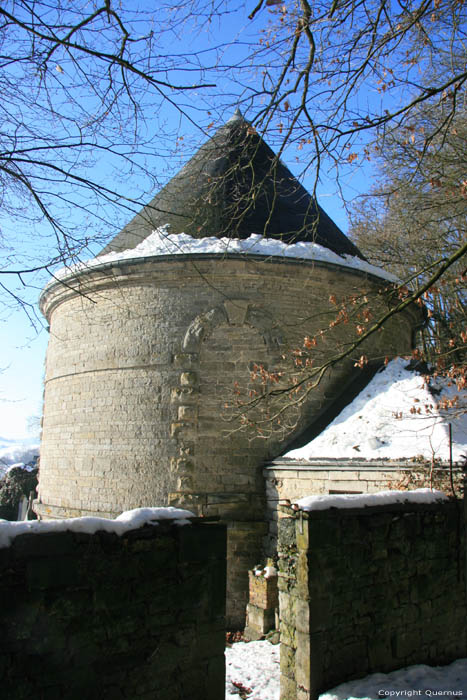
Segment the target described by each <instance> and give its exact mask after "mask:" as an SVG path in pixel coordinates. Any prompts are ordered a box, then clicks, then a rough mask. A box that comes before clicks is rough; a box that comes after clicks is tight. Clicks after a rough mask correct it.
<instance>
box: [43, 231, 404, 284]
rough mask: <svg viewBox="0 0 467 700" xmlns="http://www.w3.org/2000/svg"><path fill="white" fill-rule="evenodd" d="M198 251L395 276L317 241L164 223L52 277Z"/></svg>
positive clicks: (387, 277)
mask: <svg viewBox="0 0 467 700" xmlns="http://www.w3.org/2000/svg"><path fill="white" fill-rule="evenodd" d="M199 253H203V254H206V253H221V254H223V255H228V254H229V253H236V254H238V253H241V254H244V255H248V254H250V255H252V254H255V255H265V256H268V257H279V258H298V259H301V260H315V261H320V262H327V263H333V264H335V265H343V266H344V267H350V268H353V269H355V270H360V271H362V272H365V273H369V274H371V275H375V276H376V277H381V278H383V279H385V280H388V281H390V282H397V278H396V277H394V275H391V274H390V273H389V272H386V271H384V270H382V269H381V268H379V267H375V266H374V265H370V263H367V262H365V261H364V260H361V259H360V258H358V257H355V256H352V255H342V256H341V255H338V254H337V253H333V251H332V250H329V248H325V247H324V246H321V245H319V244H318V243H305V242H301V241H299V242H298V243H291V244H287V243H282V242H281V241H279V240H276V239H273V238H265V237H264V236H261V235H260V234H258V233H252V234H251V236H250V237H249V238H246V239H239V238H227V237H226V238H216V237H215V236H207V237H205V238H193V237H192V236H189V235H188V234H186V233H180V234H170V233H168V225H166V226H162V227H160V228H158V229H156V230H155V231H153V232H152V233H151V235H149V236H148V237H147V238H146V239H145V240H144V241H142V242H141V243H140V244H139V245H137V246H136V247H135V248H130V249H128V250H124V251H120V252H118V253H117V252H115V253H107V254H106V255H99V256H98V257H96V258H93V259H91V260H88V261H86V262H82V263H78V264H77V265H74V266H72V267H69V268H62V269H61V270H59V271H58V272H57V273H56V275H55V278H58V279H61V278H63V277H66V276H68V275H70V274H72V275H73V274H76V273H77V272H81V271H82V270H86V269H88V268H90V267H95V266H97V265H103V264H106V263H113V262H118V261H120V260H133V259H137V258H146V257H157V256H159V255H187V254H190V255H193V254H199Z"/></svg>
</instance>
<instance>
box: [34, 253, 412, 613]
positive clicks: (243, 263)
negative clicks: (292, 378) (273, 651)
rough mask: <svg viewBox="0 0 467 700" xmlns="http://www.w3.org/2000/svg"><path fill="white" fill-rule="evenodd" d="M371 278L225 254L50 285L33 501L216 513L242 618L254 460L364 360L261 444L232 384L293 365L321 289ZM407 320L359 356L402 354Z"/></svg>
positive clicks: (62, 511) (93, 509)
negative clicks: (244, 421)
mask: <svg viewBox="0 0 467 700" xmlns="http://www.w3.org/2000/svg"><path fill="white" fill-rule="evenodd" d="M382 286H385V282H384V280H381V279H377V278H374V277H371V276H367V275H365V274H363V273H361V272H359V271H357V270H352V269H350V268H340V267H339V266H337V265H331V264H326V263H314V262H313V261H309V262H304V261H298V260H292V259H265V258H264V257H258V258H255V256H240V255H234V254H233V255H225V256H224V255H220V254H219V255H204V256H203V255H201V256H192V255H190V256H186V255H178V256H177V255H176V256H163V257H162V256H161V257H157V258H150V257H149V258H146V259H145V258H139V259H135V260H121V261H118V262H116V263H114V264H107V265H103V266H102V267H99V268H97V267H96V268H90V269H89V270H83V271H82V273H81V274H79V275H77V276H76V277H75V278H73V277H71V278H70V279H68V280H67V285H66V286H65V285H63V284H62V285H61V284H60V283H53V284H51V285H49V286H48V287H47V288H46V289H45V290H44V292H43V295H42V297H41V309H42V311H43V312H44V314H45V315H46V317H47V319H48V320H49V323H50V341H49V347H48V350H47V363H46V378H45V399H44V416H43V432H42V444H41V470H40V479H39V500H38V502H37V504H36V512H37V513H38V514H39V515H40V517H43V518H50V517H55V518H57V517H58V518H60V517H73V516H77V515H78V516H79V515H95V514H97V515H103V516H106V517H113V516H114V515H116V514H118V513H120V512H121V511H124V510H129V509H131V508H136V507H141V506H165V505H173V506H180V507H182V508H188V509H189V510H191V511H193V512H195V513H196V514H198V515H207V516H210V515H219V516H220V517H221V518H222V519H223V520H224V521H226V522H228V523H229V535H228V536H229V560H228V580H229V586H230V587H229V591H228V600H227V616H228V620H229V625H231V626H232V627H235V626H237V627H241V626H242V625H243V624H244V619H245V607H246V604H247V600H248V575H247V571H248V569H251V568H252V567H253V566H254V565H255V564H256V563H258V559H259V558H260V556H261V547H262V540H263V537H264V531H263V522H264V516H263V511H264V482H263V476H262V468H263V465H264V463H265V461H267V460H270V459H272V458H274V457H275V456H277V455H278V454H280V453H281V452H282V451H283V450H284V449H285V447H286V445H287V444H288V442H289V441H290V440H292V439H293V437H294V435H297V434H298V433H300V432H301V431H302V430H303V428H304V427H305V426H307V425H308V424H309V423H310V422H311V421H312V420H314V418H315V416H316V415H317V414H319V413H320V412H321V411H323V410H324V408H325V407H326V406H327V405H328V403H332V402H333V401H334V400H335V399H336V397H337V396H339V395H340V394H341V393H342V391H344V390H345V387H346V385H347V384H348V383H349V382H350V381H351V379H352V378H353V377H354V375H355V374H358V372H359V371H360V370H359V369H358V368H357V369H355V367H354V361H353V360H352V359H348V360H347V361H345V362H342V363H341V364H339V366H338V367H335V368H333V369H332V371H330V372H329V373H327V374H326V376H325V377H323V379H322V381H321V382H320V385H319V387H317V389H316V391H314V392H311V394H310V395H309V397H308V400H307V401H305V402H304V404H303V406H302V407H300V409H299V410H298V411H297V414H296V415H294V416H293V417H292V418H293V420H291V421H290V424H291V425H292V427H291V428H290V430H289V429H288V428H287V429H286V432H285V434H283V433H281V432H279V431H272V433H271V435H270V437H269V439H267V440H265V439H264V438H262V437H259V436H258V433H257V432H255V431H254V430H253V431H247V430H239V427H240V424H239V423H238V422H232V421H231V420H230V419H231V418H232V412H231V411H230V410H229V409H227V408H226V404H229V403H230V404H235V401H236V399H237V394H236V393H235V388H234V383H235V382H238V386H239V391H241V393H242V397H243V398H244V399H248V397H249V391H250V389H251V371H252V368H253V367H254V366H255V365H256V364H260V365H263V366H265V367H266V368H267V369H268V370H269V371H273V370H274V371H275V370H277V369H279V368H280V367H281V363H282V362H283V360H282V355H283V354H284V353H289V355H288V365H287V366H288V367H289V369H290V367H291V366H293V362H292V359H291V355H290V352H291V350H292V349H293V348H296V347H302V346H303V338H304V336H305V335H314V334H316V333H318V332H319V330H320V329H321V328H322V326H323V323H324V324H327V323H329V322H331V320H332V319H333V318H334V317H335V314H336V308H335V306H334V305H333V304H332V303H331V302H330V301H329V291H330V290H331V289H332V291H333V292H334V293H335V294H336V295H337V297H341V296H344V295H348V294H355V295H357V296H358V295H361V294H364V293H365V294H367V293H368V294H370V295H371V294H373V296H374V298H375V299H376V300H378V303H379V304H382V303H383V300H384V295H382V294H379V291H380V290H381V287H382ZM418 316H419V310H413V309H409V310H408V311H407V313H405V312H404V314H403V315H401V314H398V315H397V318H395V319H393V320H392V321H391V322H390V324H389V325H388V327H387V329H386V327H385V331H384V333H381V334H377V335H378V337H377V338H376V339H375V346H374V347H371V348H367V349H365V350H364V351H365V352H366V353H367V354H368V356H373V354H374V355H375V356H377V357H381V356H384V355H391V354H397V353H399V352H408V351H410V349H411V341H412V329H413V326H414V323H416V322H417V321H418V320H419V319H418ZM348 333H349V330H348V326H346V325H345V324H337V325H336V326H335V328H333V329H332V330H331V331H330V333H329V335H326V338H325V339H324V340H323V342H320V343H319V347H316V349H315V350H314V351H313V352H314V355H315V362H316V363H319V362H321V361H322V360H323V359H327V358H328V357H329V349H330V348H333V349H335V348H339V347H342V346H343V344H345V343H346V342H347V341H348ZM333 351H334V350H333ZM362 351H363V350H362ZM234 413H235V409H234ZM285 423H286V424H287V425H288V424H289V422H287V421H286V422H285ZM64 445H66V450H64V449H63V446H64Z"/></svg>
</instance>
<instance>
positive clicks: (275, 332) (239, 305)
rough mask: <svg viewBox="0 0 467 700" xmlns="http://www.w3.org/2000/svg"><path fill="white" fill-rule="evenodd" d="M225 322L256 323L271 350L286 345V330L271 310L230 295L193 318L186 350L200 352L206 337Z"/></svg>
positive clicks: (237, 323) (184, 350)
mask: <svg viewBox="0 0 467 700" xmlns="http://www.w3.org/2000/svg"><path fill="white" fill-rule="evenodd" d="M224 323H227V324H229V325H231V326H235V325H249V326H252V327H253V328H255V329H256V330H257V331H258V332H259V333H261V335H262V336H263V339H264V342H265V344H266V346H267V348H268V350H269V351H270V352H277V350H279V349H280V347H281V345H283V342H284V341H283V333H282V331H281V329H280V327H279V326H278V325H277V324H276V322H275V321H274V318H273V317H272V315H271V314H270V313H269V312H268V311H266V310H265V309H264V308H262V307H259V306H254V305H252V304H249V303H248V302H247V301H245V299H229V300H228V301H225V302H224V303H223V304H222V305H221V306H216V307H214V308H213V309H210V310H209V311H206V312H205V313H204V314H200V315H199V316H196V318H194V319H193V321H192V322H191V323H190V325H189V327H188V329H187V331H186V333H185V336H184V338H183V343H182V348H183V352H186V353H192V354H195V353H196V354H197V353H199V350H200V345H201V343H202V342H203V340H205V339H206V338H207V337H208V336H209V335H210V333H212V331H213V330H214V329H215V328H217V327H218V326H220V325H222V324H224Z"/></svg>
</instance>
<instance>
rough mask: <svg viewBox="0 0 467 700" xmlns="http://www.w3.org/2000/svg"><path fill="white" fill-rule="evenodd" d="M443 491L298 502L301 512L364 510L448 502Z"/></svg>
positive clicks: (327, 498)
mask: <svg viewBox="0 0 467 700" xmlns="http://www.w3.org/2000/svg"><path fill="white" fill-rule="evenodd" d="M447 500H448V497H447V496H446V494H445V493H443V492H442V491H435V490H433V491H432V490H431V489H416V490H414V491H379V492H377V493H369V494H342V495H339V496H336V495H332V496H305V497H304V498H300V500H298V501H296V503H297V505H298V506H299V508H300V510H305V511H312V510H328V509H329V508H364V507H367V506H381V505H389V504H392V503H439V502H441V501H447Z"/></svg>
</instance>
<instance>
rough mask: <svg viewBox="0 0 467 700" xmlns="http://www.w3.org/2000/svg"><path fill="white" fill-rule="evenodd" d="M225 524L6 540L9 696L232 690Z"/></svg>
mask: <svg viewBox="0 0 467 700" xmlns="http://www.w3.org/2000/svg"><path fill="white" fill-rule="evenodd" d="M225 540H226V532H225V526H223V525H220V524H218V523H206V522H204V523H203V522H202V521H201V522H200V521H199V520H194V521H192V523H191V524H190V525H186V526H182V527H180V526H176V525H173V524H171V523H168V522H162V521H161V522H159V524H158V525H156V526H145V527H142V528H140V529H138V530H133V531H129V532H127V533H125V534H124V535H123V536H120V537H119V536H117V535H116V534H114V533H108V532H97V533H95V534H93V535H89V534H84V533H80V532H56V533H55V532H54V533H50V532H49V533H40V534H37V533H31V534H23V535H19V536H17V537H16V538H15V539H14V540H13V542H12V544H11V546H9V547H4V548H2V549H0V625H1V630H2V634H1V639H0V696H1V698H2V700H26V699H28V700H30V699H32V698H35V699H37V700H42V699H43V698H44V699H45V698H47V700H72V699H73V700H75V699H76V698H80V700H81V699H84V698H85V699H86V700H94V699H96V700H120V699H123V698H132V700H143V699H144V700H148V699H149V698H151V700H154V699H155V698H164V700H187V699H188V698H190V700H219V698H223V697H224V692H225V678H224V675H225V673H224V647H225V631H224V614H225V565H226V544H225Z"/></svg>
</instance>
